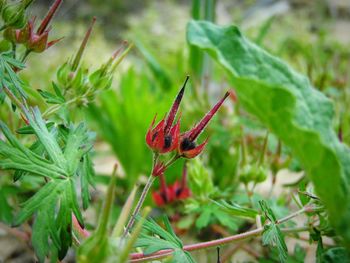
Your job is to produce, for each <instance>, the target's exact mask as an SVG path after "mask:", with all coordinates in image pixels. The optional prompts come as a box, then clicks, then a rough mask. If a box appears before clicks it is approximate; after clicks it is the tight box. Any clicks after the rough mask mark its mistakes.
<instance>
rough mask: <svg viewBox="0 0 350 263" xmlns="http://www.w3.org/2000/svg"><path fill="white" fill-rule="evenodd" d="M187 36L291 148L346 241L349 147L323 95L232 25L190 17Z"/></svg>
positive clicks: (348, 238) (349, 241) (349, 232)
mask: <svg viewBox="0 0 350 263" xmlns="http://www.w3.org/2000/svg"><path fill="white" fill-rule="evenodd" d="M187 39H188V42H189V43H190V44H191V45H195V46H197V47H200V48H201V49H203V50H206V51H207V52H208V53H209V54H210V55H212V57H214V58H215V59H216V60H217V61H218V62H219V63H220V64H221V65H222V66H223V67H224V68H225V69H226V70H227V71H228V73H229V75H230V77H231V80H232V83H233V84H234V86H235V89H236V93H237V95H238V99H239V101H240V103H241V105H242V106H244V107H245V108H246V109H247V110H248V111H249V112H250V113H252V114H253V115H255V116H257V117H258V118H259V120H260V121H261V122H262V123H264V124H265V125H266V126H267V127H268V128H269V129H270V130H271V131H272V132H274V133H275V134H276V135H277V136H278V137H279V138H280V139H281V140H282V141H283V142H284V143H285V144H286V145H287V146H288V147H290V148H291V149H292V150H293V153H294V154H295V155H296V156H297V157H298V158H299V159H300V161H301V162H302V164H303V165H304V167H305V170H306V171H307V174H308V175H309V176H310V178H311V180H312V181H313V183H314V185H315V189H316V192H317V194H318V195H319V196H320V198H321V199H322V201H323V202H324V203H325V205H326V207H327V209H328V212H329V215H330V219H331V222H332V223H333V225H334V226H335V227H336V229H337V230H338V232H339V234H341V235H342V236H343V237H344V240H345V242H346V243H347V244H348V245H349V244H350V224H349V220H348V219H349V217H350V194H349V189H350V183H349V182H350V179H349V178H350V151H349V148H348V147H347V146H345V145H344V144H342V143H340V142H339V140H338V138H337V135H336V134H335V132H334V131H333V129H332V118H333V115H334V109H333V106H332V103H331V102H330V101H329V99H327V98H326V97H325V96H324V95H323V94H322V93H320V92H318V91H317V90H315V89H313V88H312V86H311V85H310V83H309V81H308V80H307V78H305V77H304V76H302V75H300V74H298V73H297V72H295V71H294V70H293V69H291V68H290V67H289V66H288V65H286V64H285V63H284V62H283V61H281V60H279V59H278V58H275V57H273V56H272V55H270V54H268V53H267V52H266V51H264V50H262V49H260V48H259V47H258V46H256V45H255V44H253V43H251V42H250V41H249V40H248V39H246V38H245V37H244V36H243V35H242V34H241V32H240V31H239V30H238V28H237V27H235V26H229V27H221V26H217V25H214V24H211V23H208V22H204V21H200V22H196V21H191V22H190V23H189V24H188V29H187ZM330 174H332V176H329V175H330ZM330 185H332V187H331V188H330V187H329V186H330ZM349 246H350V245H349Z"/></svg>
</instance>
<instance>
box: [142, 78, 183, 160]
mask: <svg viewBox="0 0 350 263" xmlns="http://www.w3.org/2000/svg"><path fill="white" fill-rule="evenodd" d="M188 79H189V77H188V76H187V78H186V80H185V83H184V85H183V87H182V88H181V90H180V91H179V93H178V95H177V96H176V98H175V101H174V103H173V105H172V107H171V109H170V111H169V113H168V116H167V117H166V118H164V119H162V120H161V121H160V122H159V123H158V124H157V126H156V127H155V128H153V126H154V123H155V120H156V117H157V115H156V116H155V117H154V119H153V121H152V123H151V126H150V127H149V129H148V132H147V134H146V143H147V145H148V146H149V147H150V148H151V149H152V150H153V151H156V152H158V153H167V152H171V151H173V150H175V149H176V148H177V147H178V142H179V136H180V118H179V119H178V121H177V122H176V124H175V125H174V126H173V122H174V120H175V117H176V114H177V111H178V109H179V106H180V103H181V100H182V97H183V94H184V91H185V87H186V83H187V81H188Z"/></svg>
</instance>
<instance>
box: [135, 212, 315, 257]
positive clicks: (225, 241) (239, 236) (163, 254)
mask: <svg viewBox="0 0 350 263" xmlns="http://www.w3.org/2000/svg"><path fill="white" fill-rule="evenodd" d="M311 211H314V207H312V206H305V207H303V208H302V209H300V210H298V211H296V212H294V213H292V214H290V215H288V216H286V217H283V218H281V219H279V220H277V221H276V222H275V224H282V223H284V222H286V221H288V220H290V219H292V218H293V217H296V216H298V215H300V214H302V213H304V212H311ZM309 229H310V227H298V228H281V231H282V232H283V233H295V232H303V231H308V230H309ZM263 231H264V227H258V228H256V229H254V230H251V231H247V232H244V233H240V234H236V235H233V236H229V237H225V238H220V239H216V240H211V241H207V242H202V243H196V244H191V245H186V246H184V247H183V250H185V251H195V250H200V249H207V248H211V247H217V246H221V245H224V244H228V243H231V242H234V241H239V240H244V239H248V238H252V237H255V236H259V235H261V234H262V233H263ZM172 252H173V250H172V249H164V250H160V251H158V252H155V253H153V254H150V255H144V254H143V253H133V254H131V255H130V259H131V260H130V262H144V261H149V260H155V259H160V258H164V257H167V256H169V255H171V254H172Z"/></svg>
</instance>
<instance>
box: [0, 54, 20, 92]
mask: <svg viewBox="0 0 350 263" xmlns="http://www.w3.org/2000/svg"><path fill="white" fill-rule="evenodd" d="M23 68H24V65H23V64H22V63H21V62H19V61H18V60H16V59H15V58H14V55H13V52H3V53H0V93H2V88H3V86H6V87H8V88H9V89H11V90H12V91H13V92H14V93H15V94H16V95H17V96H18V95H21V96H23V97H26V94H25V93H24V90H23V89H22V86H23V85H24V83H23V81H22V80H21V79H20V78H19V77H18V76H17V74H16V73H15V71H14V69H18V70H20V69H23Z"/></svg>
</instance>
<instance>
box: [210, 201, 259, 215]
mask: <svg viewBox="0 0 350 263" xmlns="http://www.w3.org/2000/svg"><path fill="white" fill-rule="evenodd" d="M213 202H214V203H215V204H216V205H218V206H219V207H220V208H221V209H222V210H224V211H225V212H227V213H229V214H231V215H233V216H241V217H249V218H255V216H256V215H257V214H258V212H257V211H256V210H254V209H251V208H246V207H242V206H240V205H238V204H236V203H233V202H232V203H228V202H226V201H225V200H220V201H218V202H217V201H214V200H213Z"/></svg>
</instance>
